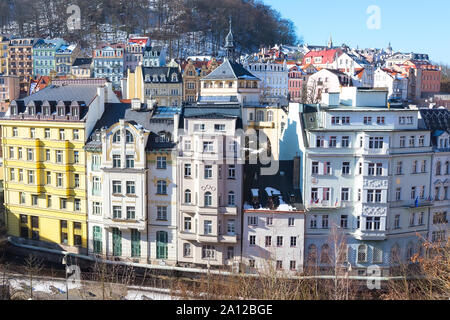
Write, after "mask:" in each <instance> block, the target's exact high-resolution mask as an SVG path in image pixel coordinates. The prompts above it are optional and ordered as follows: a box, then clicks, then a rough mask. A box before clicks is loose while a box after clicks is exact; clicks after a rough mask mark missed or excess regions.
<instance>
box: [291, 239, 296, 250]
mask: <svg viewBox="0 0 450 320" xmlns="http://www.w3.org/2000/svg"><path fill="white" fill-rule="evenodd" d="M296 246H297V237H291V248H294V247H296Z"/></svg>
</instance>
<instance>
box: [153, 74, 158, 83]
mask: <svg viewBox="0 0 450 320" xmlns="http://www.w3.org/2000/svg"><path fill="white" fill-rule="evenodd" d="M153 82H158V76H157V75H156V74H154V75H153Z"/></svg>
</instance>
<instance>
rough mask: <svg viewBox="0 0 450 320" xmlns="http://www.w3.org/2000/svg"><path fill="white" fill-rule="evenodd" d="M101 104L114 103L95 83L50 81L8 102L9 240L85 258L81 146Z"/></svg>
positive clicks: (106, 87) (106, 88)
mask: <svg viewBox="0 0 450 320" xmlns="http://www.w3.org/2000/svg"><path fill="white" fill-rule="evenodd" d="M107 102H118V99H117V97H115V95H114V93H113V92H112V90H111V85H110V84H109V83H106V82H105V80H102V79H87V80H70V79H66V80H58V81H54V82H53V83H52V86H51V87H47V88H45V89H43V90H40V91H39V92H38V93H35V94H33V95H31V96H29V97H26V98H24V99H19V100H14V101H12V102H11V105H10V108H9V110H8V111H7V113H6V114H5V116H4V117H3V118H1V119H0V126H1V132H2V147H3V164H4V166H3V175H4V189H5V192H4V194H5V201H4V203H5V208H6V227H7V229H8V234H9V235H10V236H13V237H18V238H21V239H22V240H23V241H25V243H28V244H31V245H34V246H42V247H47V248H51V249H56V250H61V251H68V252H73V253H81V254H85V253H87V246H88V241H87V236H88V235H87V212H88V210H87V192H86V190H87V186H86V185H87V183H86V154H85V150H84V146H85V143H86V140H87V137H88V136H89V135H90V133H91V131H92V130H93V127H94V125H95V123H96V121H97V120H98V119H99V118H100V117H101V116H102V114H103V112H104V109H105V104H106V103H107ZM5 150H6V152H5Z"/></svg>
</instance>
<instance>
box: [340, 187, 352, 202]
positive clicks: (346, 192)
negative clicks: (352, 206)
mask: <svg viewBox="0 0 450 320" xmlns="http://www.w3.org/2000/svg"><path fill="white" fill-rule="evenodd" d="M349 200H350V189H349V188H342V189H341V201H349Z"/></svg>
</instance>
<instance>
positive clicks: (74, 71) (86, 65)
mask: <svg viewBox="0 0 450 320" xmlns="http://www.w3.org/2000/svg"><path fill="white" fill-rule="evenodd" d="M92 71H93V68H92V58H77V59H75V61H74V62H73V64H72V66H71V67H70V73H71V75H72V76H73V77H74V78H78V79H84V78H91V77H92Z"/></svg>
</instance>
